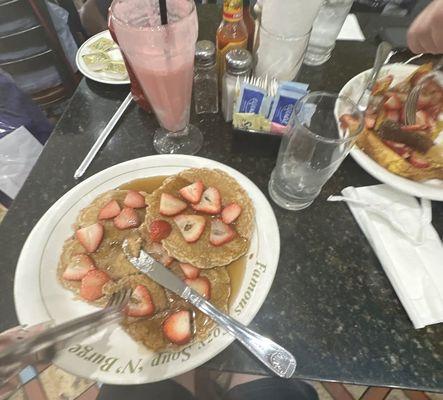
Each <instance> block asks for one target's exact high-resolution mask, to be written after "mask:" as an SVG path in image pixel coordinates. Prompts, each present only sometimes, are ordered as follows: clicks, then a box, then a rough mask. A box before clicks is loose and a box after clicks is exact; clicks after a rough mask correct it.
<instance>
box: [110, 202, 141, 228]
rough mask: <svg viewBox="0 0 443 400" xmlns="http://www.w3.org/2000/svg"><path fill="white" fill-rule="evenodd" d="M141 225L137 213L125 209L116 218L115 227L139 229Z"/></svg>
mask: <svg viewBox="0 0 443 400" xmlns="http://www.w3.org/2000/svg"><path fill="white" fill-rule="evenodd" d="M140 224H141V221H140V218H139V217H138V214H137V211H135V210H134V209H133V208H129V207H125V208H124V209H123V210H122V211H121V212H120V214H119V215H118V216H117V217H115V218H114V226H115V227H116V228H117V229H129V228H137V226H139V225H140Z"/></svg>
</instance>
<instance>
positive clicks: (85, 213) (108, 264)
mask: <svg viewBox="0 0 443 400" xmlns="http://www.w3.org/2000/svg"><path fill="white" fill-rule="evenodd" d="M127 192H128V191H127V190H110V191H108V192H105V193H103V194H101V195H100V196H98V197H97V198H96V199H95V200H94V201H93V202H92V203H91V204H90V205H89V206H87V207H85V208H84V209H82V210H81V211H80V213H79V216H78V218H77V221H76V224H75V226H74V228H75V229H78V228H83V227H85V226H89V225H92V224H95V223H96V222H97V219H98V214H99V212H100V210H101V209H102V208H103V207H104V206H105V205H106V204H108V203H109V202H110V201H111V200H116V201H117V202H118V203H119V205H120V207H123V200H124V198H125V197H126V194H127ZM136 212H137V214H138V216H139V218H140V220H141V221H143V219H144V215H145V209H139V210H136ZM100 223H101V224H102V225H103V227H104V235H103V240H102V242H101V243H100V246H99V248H98V249H97V250H96V251H95V252H94V253H90V254H88V255H89V256H90V257H91V258H92V259H93V260H94V263H95V266H96V268H97V269H99V270H102V271H105V272H106V273H107V274H108V275H109V276H110V278H111V279H113V280H117V279H120V278H122V277H124V276H127V275H131V274H136V273H138V271H137V269H135V268H134V267H133V266H132V264H131V263H130V262H129V261H128V260H127V259H126V256H125V254H124V252H123V249H122V244H123V241H124V240H125V239H128V240H129V241H130V242H132V243H135V242H137V241H140V240H141V239H140V236H139V234H138V228H134V229H124V230H120V229H117V228H116V227H115V226H114V224H113V222H112V219H110V220H103V221H101V222H100ZM82 253H87V251H86V250H85V249H84V247H83V246H82V245H81V244H80V242H79V241H78V239H77V238H76V237H75V235H74V236H72V237H71V238H69V239H68V240H66V242H65V244H64V246H63V250H62V254H61V257H60V262H59V265H58V269H57V275H58V277H59V280H60V282H61V283H62V285H63V286H64V287H66V288H67V289H69V290H71V291H73V292H74V293H76V294H77V295H78V293H79V290H80V282H79V281H68V280H65V279H62V278H61V276H62V274H63V272H64V270H65V269H66V267H67V266H68V264H69V262H70V260H71V258H72V256H74V255H76V254H82ZM107 300H108V298H107V297H106V296H104V297H102V298H100V299H99V300H97V301H95V302H93V303H94V304H96V305H104V304H106V302H107Z"/></svg>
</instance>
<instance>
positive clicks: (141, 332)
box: [122, 262, 231, 351]
mask: <svg viewBox="0 0 443 400" xmlns="http://www.w3.org/2000/svg"><path fill="white" fill-rule="evenodd" d="M171 270H172V272H174V273H175V274H177V275H178V276H180V277H182V278H183V277H184V275H183V273H182V271H181V269H180V267H179V266H178V263H176V262H174V263H173V264H172V265H171ZM200 276H204V277H206V278H208V280H209V282H211V298H210V302H211V303H212V304H213V305H214V306H215V307H217V308H218V309H219V310H221V311H223V312H227V311H228V302H229V295H230V291H231V286H230V278H229V274H228V272H227V270H226V268H225V267H219V268H213V269H208V270H204V271H201V273H200ZM148 289H149V290H150V288H149V287H148ZM166 296H167V298H168V299H169V310H165V311H164V312H161V313H156V314H155V315H154V316H153V317H151V318H126V319H125V320H124V322H123V323H122V325H123V327H124V329H125V330H126V331H127V332H128V333H129V335H130V336H132V337H133V338H134V340H136V341H138V342H140V343H142V344H144V345H145V346H146V347H148V348H150V349H152V350H154V351H157V350H160V349H165V348H167V347H177V346H176V345H173V344H171V343H170V342H169V341H168V340H167V339H166V338H165V337H164V335H163V331H162V325H163V322H164V320H165V319H166V318H167V317H168V315H169V313H170V312H173V311H176V310H191V311H192V312H193V316H194V336H193V341H195V340H203V339H205V338H206V337H207V336H208V334H209V332H210V331H211V329H212V328H213V327H214V326H215V322H213V321H212V320H211V319H210V318H209V317H208V316H206V315H205V314H203V313H202V312H200V311H198V310H197V309H196V308H194V307H193V306H192V305H190V304H189V303H187V302H186V301H185V300H183V299H182V298H180V297H178V296H176V295H175V294H173V293H171V292H169V291H166Z"/></svg>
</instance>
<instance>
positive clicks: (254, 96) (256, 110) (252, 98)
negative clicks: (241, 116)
mask: <svg viewBox="0 0 443 400" xmlns="http://www.w3.org/2000/svg"><path fill="white" fill-rule="evenodd" d="M266 94H267V93H266V90H264V89H261V88H259V87H257V86H254V85H251V84H250V83H247V82H242V84H241V87H240V97H239V98H240V100H239V101H237V104H236V110H235V111H236V112H237V113H253V114H260V111H261V109H262V106H263V102H264V99H265V96H266Z"/></svg>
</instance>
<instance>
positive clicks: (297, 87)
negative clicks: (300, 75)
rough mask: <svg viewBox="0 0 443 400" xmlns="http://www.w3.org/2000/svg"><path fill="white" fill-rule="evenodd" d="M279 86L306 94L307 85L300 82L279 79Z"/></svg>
mask: <svg viewBox="0 0 443 400" xmlns="http://www.w3.org/2000/svg"><path fill="white" fill-rule="evenodd" d="M280 88H281V89H287V90H291V91H294V92H300V93H303V94H306V93H307V92H308V88H309V85H308V84H307V83H301V82H293V81H281V82H280Z"/></svg>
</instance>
